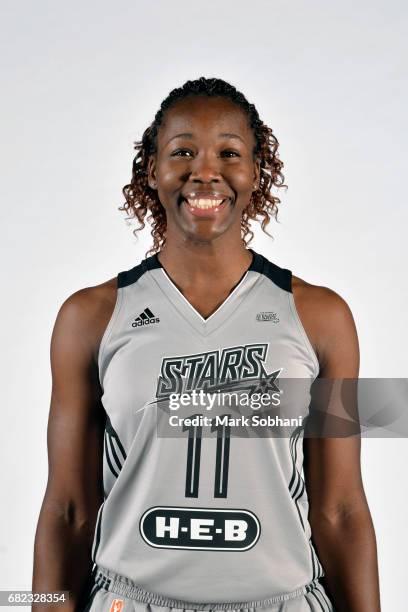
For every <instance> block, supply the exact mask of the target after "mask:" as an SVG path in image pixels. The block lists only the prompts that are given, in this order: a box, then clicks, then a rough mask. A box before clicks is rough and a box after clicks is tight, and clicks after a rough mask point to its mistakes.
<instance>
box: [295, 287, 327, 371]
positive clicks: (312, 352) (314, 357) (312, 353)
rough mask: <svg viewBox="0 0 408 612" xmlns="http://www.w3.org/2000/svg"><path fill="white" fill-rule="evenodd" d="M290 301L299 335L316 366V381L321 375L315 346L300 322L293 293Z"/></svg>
mask: <svg viewBox="0 0 408 612" xmlns="http://www.w3.org/2000/svg"><path fill="white" fill-rule="evenodd" d="M288 300H289V306H290V310H291V311H292V315H293V318H294V320H295V323H296V326H297V328H298V330H299V333H300V335H301V337H302V338H303V342H304V344H305V346H306V348H307V350H308V352H309V354H310V357H311V359H312V362H313V365H314V379H316V378H317V377H318V375H319V372H320V364H319V360H318V358H317V355H316V352H315V350H314V348H313V346H312V344H311V342H310V340H309V337H308V335H307V333H306V330H305V328H304V326H303V323H302V321H301V320H300V317H299V313H298V311H297V308H296V303H295V298H294V296H293V291H292V292H290V293H288Z"/></svg>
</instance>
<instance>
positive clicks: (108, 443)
mask: <svg viewBox="0 0 408 612" xmlns="http://www.w3.org/2000/svg"><path fill="white" fill-rule="evenodd" d="M104 438H105V440H104V445H105V455H106V461H107V463H108V466H109V468H110V471H111V472H112V474H113V475H114V476H115V477H116V478H117V477H118V476H119V472H120V470H121V469H122V466H123V462H124V461H126V451H125V449H124V448H123V444H122V442H121V441H120V438H119V436H118V434H117V433H116V431H115V430H114V428H113V426H112V423H111V420H110V418H109V416H108V415H106V425H105V435H104ZM114 443H115V444H116V446H117V450H118V452H116V448H115V444H114ZM119 454H121V455H122V459H123V461H122V459H120V458H119V456H118V455H119ZM114 462H115V463H116V467H115V466H114V465H113V463H114Z"/></svg>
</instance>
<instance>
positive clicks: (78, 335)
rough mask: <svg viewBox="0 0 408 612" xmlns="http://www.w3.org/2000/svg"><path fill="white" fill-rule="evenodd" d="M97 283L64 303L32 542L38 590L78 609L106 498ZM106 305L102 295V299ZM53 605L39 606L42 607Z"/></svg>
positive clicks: (56, 328)
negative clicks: (43, 483)
mask: <svg viewBox="0 0 408 612" xmlns="http://www.w3.org/2000/svg"><path fill="white" fill-rule="evenodd" d="M97 302H98V300H95V288H89V289H83V290H81V291H79V292H77V293H75V294H73V295H72V296H71V297H70V298H68V300H66V302H64V304H63V305H62V307H61V309H60V311H59V313H58V316H57V319H56V322H55V326H54V330H53V334H52V339H51V370H52V394H51V406H50V413H49V421H48V431H47V441H48V463H49V473H48V483H47V488H46V491H45V496H44V500H43V503H42V507H41V511H40V515H39V520H38V525H37V531H36V536H35V544H34V572H33V587H32V588H33V591H57V590H67V591H69V597H70V602H69V606H61V607H60V606H54V607H53V610H59V609H61V610H64V611H65V612H70V611H73V610H76V609H77V605H78V602H79V600H80V597H81V595H82V594H83V591H84V588H85V585H86V581H87V579H88V578H89V574H90V572H91V567H92V563H91V547H92V540H93V533H94V528H95V523H96V517H97V513H98V509H99V507H100V505H101V503H102V501H103V484H102V452H103V433H104V423H105V420H104V411H103V407H102V405H101V401H100V396H101V392H100V385H99V381H98V372H97V364H96V356H97V347H98V340H99V338H100V336H101V330H103V319H104V318H105V319H106V316H105V317H103V316H102V313H101V312H100V310H101V309H100V307H98V308H96V306H95V305H96V303H97ZM99 303H100V300H99ZM46 609H47V610H48V609H49V608H48V607H44V606H41V605H34V606H33V610H36V612H42V611H43V610H44V611H45V610H46Z"/></svg>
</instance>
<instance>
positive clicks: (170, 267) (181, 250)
mask: <svg viewBox="0 0 408 612" xmlns="http://www.w3.org/2000/svg"><path fill="white" fill-rule="evenodd" d="M158 256H159V261H160V263H161V264H162V266H163V267H164V268H165V269H166V271H167V272H168V274H169V275H170V276H171V277H172V278H174V279H175V280H177V279H178V280H183V281H184V283H185V284H187V285H193V284H205V283H210V282H217V281H222V280H224V281H228V280H230V279H233V280H234V279H236V278H239V277H240V276H241V275H242V274H243V273H244V272H245V270H246V269H247V268H248V267H249V265H250V263H251V261H252V253H251V252H250V251H249V250H248V249H247V248H245V247H244V246H243V244H242V242H241V240H236V241H234V242H233V243H232V244H231V242H230V241H227V240H220V241H219V242H217V241H212V242H198V241H194V242H193V241H190V240H189V241H174V240H167V241H166V244H165V246H164V247H163V249H162V250H161V251H160V253H159V254H158Z"/></svg>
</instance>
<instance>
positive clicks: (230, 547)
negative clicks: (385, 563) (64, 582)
mask: <svg viewBox="0 0 408 612" xmlns="http://www.w3.org/2000/svg"><path fill="white" fill-rule="evenodd" d="M251 252H252V254H253V261H252V263H251V266H250V267H249V268H248V270H247V272H246V273H245V275H244V276H243V277H242V279H241V281H240V282H239V283H238V284H237V285H236V286H235V288H234V289H233V291H232V292H231V293H230V295H229V296H228V298H227V299H226V300H225V301H224V302H223V304H222V305H221V306H220V307H219V308H218V309H217V310H216V311H215V312H214V313H213V314H212V315H211V316H210V317H209V318H207V319H204V318H203V317H202V316H201V315H200V314H199V313H198V312H197V311H196V310H195V309H194V308H193V307H192V305H191V304H190V303H189V302H188V301H187V300H186V298H185V297H184V296H183V294H182V293H181V292H180V291H179V290H178V289H177V287H176V286H175V284H174V283H173V282H172V281H171V279H170V278H169V276H168V275H167V273H166V271H165V270H164V268H163V267H162V265H161V264H160V262H159V260H158V258H157V256H156V255H153V256H152V257H149V258H147V259H145V260H143V261H142V262H141V263H140V264H139V265H137V266H135V267H134V268H132V269H131V270H128V271H126V272H120V273H119V275H118V290H117V301H116V305H115V308H114V311H113V314H112V317H111V319H110V322H109V324H108V326H107V329H106V331H105V333H104V336H103V338H102V342H101V346H100V351H99V374H100V382H101V386H102V389H103V397H102V402H103V406H104V408H105V410H106V413H107V420H106V429H105V446H104V489H105V500H104V502H103V504H102V506H101V508H100V510H99V514H98V519H97V526H96V530H95V537H94V544H93V551H92V556H93V560H94V562H95V563H96V564H97V565H98V566H99V567H101V568H105V569H107V570H110V571H112V572H115V573H116V574H120V575H122V576H124V577H127V578H129V579H130V580H132V581H133V582H134V583H136V584H137V585H139V586H140V587H141V588H143V589H146V590H147V591H150V592H153V593H160V594H161V595H163V596H165V597H169V598H176V599H182V600H186V601H207V600H208V599H209V598H210V599H211V601H217V602H225V601H229V602H230V601H232V600H235V601H248V600H259V599H266V598H268V597H273V596H275V595H282V594H284V593H290V592H293V591H294V590H296V589H299V588H301V587H303V586H304V585H307V584H308V583H309V582H311V581H312V580H314V579H316V578H318V577H319V576H323V575H324V572H323V568H322V566H321V564H320V562H319V559H318V557H317V555H316V551H315V549H314V547H313V544H312V541H311V529H310V525H309V523H308V519H307V515H308V500H307V493H306V490H305V484H304V479H303V473H302V464H303V450H302V442H303V429H302V427H299V428H296V429H295V430H294V431H293V433H292V435H291V436H288V437H270V436H269V437H253V436H252V437H251V436H248V437H239V436H238V437H232V436H229V435H227V436H226V435H225V431H226V430H225V428H224V429H223V430H222V435H218V433H217V431H218V430H217V431H216V432H215V434H214V435H213V436H210V435H209V436H204V435H201V434H202V433H203V431H204V429H205V428H206V425H205V424H204V425H203V426H202V427H201V426H200V427H198V428H197V427H194V428H191V427H190V428H188V427H184V428H183V427H181V428H180V432H181V433H180V435H177V436H166V435H158V410H159V409H160V402H163V398H164V400H165V401H164V404H166V398H167V399H168V397H169V395H170V394H171V393H175V392H183V391H186V385H189V388H188V389H187V391H188V392H190V393H191V391H192V389H193V388H194V390H196V391H197V390H200V389H207V390H208V384H209V381H210V379H211V377H215V378H216V379H217V382H218V383H222V384H224V385H225V384H226V385H227V386H228V389H231V388H233V386H234V381H241V382H242V380H244V381H245V384H247V385H248V384H249V385H252V384H254V381H255V383H256V381H257V380H258V379H259V378H260V377H261V376H263V377H265V376H266V377H267V375H269V374H270V373H275V378H276V376H277V375H278V374H279V377H281V378H282V377H287V378H302V379H304V380H306V381H307V389H306V391H307V393H306V394H305V396H304V398H303V400H302V401H300V404H299V406H296V412H297V413H298V414H299V415H303V416H307V413H308V409H309V402H310V394H309V390H310V385H311V384H312V382H313V380H314V379H315V378H316V377H317V375H318V372H319V364H318V361H317V358H316V355H315V352H314V351H313V348H312V346H311V344H310V342H309V340H308V338H307V335H306V333H305V330H304V328H303V326H302V323H301V321H300V319H299V316H298V314H297V311H296V308H295V303H294V299H293V293H292V274H291V272H290V271H289V270H286V269H283V268H280V267H278V266H276V265H275V264H273V263H272V262H270V261H269V260H268V259H266V258H265V257H263V256H262V255H260V254H257V253H255V252H254V251H252V249H251ZM186 381H187V382H186ZM176 395H177V394H176ZM167 405H168V404H167ZM195 412H197V409H196V410H195Z"/></svg>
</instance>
